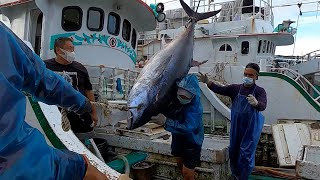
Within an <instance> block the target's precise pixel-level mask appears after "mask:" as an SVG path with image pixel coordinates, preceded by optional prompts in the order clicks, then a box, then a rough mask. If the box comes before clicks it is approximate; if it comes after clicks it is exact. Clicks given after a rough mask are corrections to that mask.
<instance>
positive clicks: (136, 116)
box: [127, 83, 151, 129]
mask: <svg viewBox="0 0 320 180" xmlns="http://www.w3.org/2000/svg"><path fill="white" fill-rule="evenodd" d="M131 91H132V92H130V96H129V101H128V107H129V112H130V117H129V119H128V124H127V128H128V129H135V128H137V127H140V126H142V125H143V124H145V123H146V122H147V121H148V120H145V118H144V116H145V114H144V113H145V112H146V109H147V108H148V107H149V106H150V105H149V104H150V102H151V100H150V96H148V94H149V92H150V87H148V86H147V85H143V84H140V83H137V84H135V85H134V87H133V88H132V90H131Z"/></svg>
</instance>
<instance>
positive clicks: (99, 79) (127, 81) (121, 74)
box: [85, 65, 140, 102]
mask: <svg viewBox="0 0 320 180" xmlns="http://www.w3.org/2000/svg"><path fill="white" fill-rule="evenodd" d="M85 67H86V68H87V70H88V72H89V76H90V80H91V83H92V86H93V91H94V93H95V95H96V96H97V100H98V101H102V102H104V101H105V100H127V98H128V96H129V93H130V90H131V89H132V87H133V85H134V83H135V80H136V78H137V77H138V75H139V72H140V71H139V70H138V69H137V70H135V69H125V68H119V67H105V66H90V65H85Z"/></svg>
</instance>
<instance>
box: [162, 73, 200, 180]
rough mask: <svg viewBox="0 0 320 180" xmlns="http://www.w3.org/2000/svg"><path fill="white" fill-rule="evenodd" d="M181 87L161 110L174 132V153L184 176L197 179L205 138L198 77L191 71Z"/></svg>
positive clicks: (172, 147) (172, 151)
mask: <svg viewBox="0 0 320 180" xmlns="http://www.w3.org/2000/svg"><path fill="white" fill-rule="evenodd" d="M177 88H178V89H177V96H176V98H175V99H174V100H173V101H172V102H171V103H170V104H169V105H168V106H166V108H165V109H163V110H162V111H161V112H162V114H163V115H165V116H166V117H167V119H166V121H165V125H164V127H165V129H166V130H167V131H169V132H171V133H172V144H171V154H172V155H174V156H175V157H176V160H177V164H178V167H179V169H180V171H181V172H182V175H183V177H184V179H185V180H193V179H194V176H195V171H194V169H195V167H196V166H197V165H198V163H199V162H200V154H201V147H202V143H203V139H204V129H203V123H202V113H203V109H202V105H201V102H200V87H199V83H198V79H197V77H196V76H195V75H190V74H189V75H187V76H186V77H184V78H183V79H182V80H181V81H178V82H177ZM163 123H164V122H163Z"/></svg>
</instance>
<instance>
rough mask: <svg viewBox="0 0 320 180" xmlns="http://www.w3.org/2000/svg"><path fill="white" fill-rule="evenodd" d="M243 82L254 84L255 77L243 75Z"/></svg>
mask: <svg viewBox="0 0 320 180" xmlns="http://www.w3.org/2000/svg"><path fill="white" fill-rule="evenodd" d="M242 82H243V84H245V85H252V84H253V79H252V78H249V77H243V79H242Z"/></svg>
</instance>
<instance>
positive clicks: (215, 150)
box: [0, 0, 320, 180]
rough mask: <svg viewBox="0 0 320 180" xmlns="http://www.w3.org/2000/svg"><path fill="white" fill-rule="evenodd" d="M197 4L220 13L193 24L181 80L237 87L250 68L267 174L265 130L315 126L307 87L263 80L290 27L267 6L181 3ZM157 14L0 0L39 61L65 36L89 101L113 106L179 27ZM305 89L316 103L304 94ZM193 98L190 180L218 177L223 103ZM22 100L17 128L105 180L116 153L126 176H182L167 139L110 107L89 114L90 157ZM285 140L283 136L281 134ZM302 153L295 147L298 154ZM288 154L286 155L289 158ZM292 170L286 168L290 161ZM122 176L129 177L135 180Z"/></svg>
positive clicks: (55, 114) (118, 5)
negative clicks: (190, 54) (196, 146)
mask: <svg viewBox="0 0 320 180" xmlns="http://www.w3.org/2000/svg"><path fill="white" fill-rule="evenodd" d="M199 2H200V6H199V11H200V12H206V11H212V10H217V9H220V8H221V9H222V11H221V13H220V14H218V15H217V16H215V17H213V18H210V19H207V20H204V21H200V22H198V24H197V25H196V27H195V46H194V47H195V48H194V59H196V60H208V62H207V63H206V64H204V65H203V66H201V67H196V68H192V69H191V70H190V73H197V72H199V71H200V72H203V73H208V74H209V75H210V78H211V79H212V80H215V81H216V82H220V83H221V84H232V83H239V82H241V77H242V75H243V70H244V66H245V65H246V64H247V63H249V62H255V63H258V64H259V65H260V67H261V70H262V72H261V73H260V77H259V81H258V82H257V83H258V85H260V86H262V87H264V88H265V90H266V92H267V95H268V104H269V105H268V107H267V109H266V110H265V111H264V112H263V115H264V116H265V117H266V126H265V128H264V134H263V135H262V136H261V142H260V144H259V147H258V149H257V155H256V159H257V164H258V165H265V164H266V162H267V163H268V162H274V164H272V165H271V166H279V158H282V155H281V157H280V156H279V155H278V154H277V152H278V151H277V150H278V149H279V148H278V147H275V144H277V143H276V142H274V141H276V140H278V139H273V133H272V130H273V129H276V128H272V126H271V125H272V124H276V123H278V122H279V120H282V121H284V120H287V121H290V120H301V121H304V120H309V121H312V122H313V121H317V120H320V104H319V102H320V101H319V99H320V93H319V91H318V90H317V89H316V88H315V86H314V85H313V84H312V83H310V82H309V81H308V80H307V79H306V78H305V77H304V76H302V75H301V74H299V72H297V71H294V70H292V69H290V68H281V72H278V71H276V72H274V71H273V72H271V71H272V70H275V69H273V68H271V67H270V64H271V63H272V61H273V60H274V59H275V50H276V47H277V46H287V45H291V44H293V43H294V37H293V35H294V33H295V31H296V30H295V29H294V28H292V27H291V26H290V24H291V23H292V22H291V21H283V23H282V24H281V27H282V28H281V30H280V29H279V28H275V27H274V24H273V12H272V1H271V0H267V1H265V0H259V1H246V0H243V1H241V0H236V1H227V2H214V1H195V0H191V1H190V5H191V6H192V7H194V8H196V7H197V6H198V3H199ZM163 7H166V6H165V5H163V4H162V3H158V4H155V5H151V6H149V5H147V4H146V3H145V2H143V1H141V0H117V1H116V0H110V1H103V2H102V1H100V0H92V1H90V3H88V2H87V1H77V2H75V1H72V0H70V1H69V0H64V1H62V0H56V1H50V0H1V1H0V20H2V21H3V22H5V23H6V24H7V25H8V26H10V27H11V29H12V30H13V31H14V32H15V33H16V34H17V35H18V36H19V37H20V38H21V39H23V40H26V41H28V42H30V44H31V46H32V48H33V49H34V51H35V53H37V54H38V55H39V56H40V57H41V58H42V59H49V58H52V57H54V52H53V43H54V40H55V39H56V38H58V37H70V38H72V39H73V40H74V45H75V49H76V52H77V61H79V62H81V63H82V64H84V65H85V66H86V68H87V69H88V72H89V75H90V79H91V82H92V84H93V88H94V91H95V95H96V100H97V101H98V102H102V103H106V102H107V103H108V104H113V105H114V107H116V106H117V105H119V106H121V105H125V104H126V100H127V98H128V94H129V92H130V89H131V88H132V86H133V84H134V82H135V79H136V78H137V76H138V74H139V71H140V69H139V68H137V67H136V64H137V62H138V61H140V60H142V59H143V60H146V59H149V58H150V57H151V56H153V55H154V54H155V53H157V52H158V51H159V50H160V49H162V48H163V43H161V42H163V41H165V42H167V43H170V41H171V40H172V39H174V38H175V37H177V36H178V34H179V33H181V32H182V31H183V28H184V25H185V23H186V22H187V21H188V16H187V15H186V14H185V12H184V11H183V10H182V9H181V8H179V9H175V10H169V11H165V12H164V14H165V15H163ZM137 12H138V13H137ZM165 17H166V19H164V18H165ZM279 26H280V25H278V26H277V27H279ZM277 31H279V32H277ZM310 89H312V90H313V91H314V92H317V93H318V96H315V95H314V94H311V91H310ZM201 92H202V94H201V102H202V104H203V107H204V111H203V122H204V128H205V132H206V135H205V140H204V143H203V147H202V152H201V163H200V165H199V166H198V167H196V174H197V175H196V179H200V180H201V179H228V178H229V177H230V168H229V165H228V164H229V155H228V146H229V139H228V133H229V127H230V100H228V99H226V98H224V97H221V96H219V95H217V94H215V93H213V92H211V91H210V90H209V89H208V88H207V87H206V86H205V85H204V84H201ZM26 98H28V100H29V101H28V106H27V116H26V121H27V122H28V123H29V124H31V125H32V126H33V127H35V128H37V129H39V130H40V131H41V132H42V133H43V134H44V136H45V137H46V139H47V142H48V144H49V145H51V146H54V147H56V148H59V149H63V148H66V149H69V150H71V151H74V152H78V153H82V154H86V155H87V156H88V157H89V159H90V161H91V162H92V163H93V164H94V165H95V166H96V167H97V168H98V169H99V170H100V171H102V172H104V173H105V174H108V176H109V178H110V179H117V178H118V177H119V176H120V173H125V171H127V173H128V167H127V168H125V164H126V163H124V162H123V161H122V160H119V159H117V160H115V159H113V158H114V157H116V156H117V155H123V156H121V157H122V158H123V157H124V159H126V160H127V161H128V163H127V165H129V166H131V167H132V172H134V171H137V170H139V169H140V170H141V169H142V170H143V173H146V172H148V171H149V172H152V174H151V175H150V174H149V176H152V178H153V179H181V178H182V177H181V173H180V172H179V170H178V168H177V166H176V164H175V159H174V157H172V156H171V154H170V144H171V137H170V133H168V132H167V131H165V130H164V129H163V127H161V126H159V125H157V124H154V123H148V124H146V125H145V126H142V127H141V128H137V129H135V130H127V129H126V119H127V118H128V115H127V112H125V111H121V110H119V109H117V108H113V109H108V110H105V109H103V108H101V109H98V114H99V123H98V126H97V127H96V128H95V141H94V142H93V143H92V144H97V146H96V148H95V149H99V151H92V152H91V151H90V150H88V148H87V147H86V146H85V145H84V144H82V143H81V142H80V141H79V140H78V139H77V138H76V136H75V135H74V134H73V132H72V131H68V132H65V131H63V129H62V127H61V114H60V112H59V110H58V108H57V107H56V106H49V105H46V104H43V103H40V102H34V101H33V100H32V99H31V98H30V97H26ZM155 118H160V117H155ZM277 132H278V131H277ZM285 133H286V132H285V130H283V133H282V134H285ZM280 139H281V138H280ZM297 143H299V142H297ZM285 145H287V144H283V145H282V146H285ZM302 145H303V143H300V144H299V147H300V146H302ZM278 146H279V145H278ZM280 146H281V145H280ZM265 147H268V148H265ZM139 152H141V153H140V154H139ZM295 152H296V149H295V151H293V152H289V154H290V153H293V154H295ZM99 154H100V155H99ZM145 154H147V156H145ZM296 154H297V153H296ZM296 154H295V155H296ZM118 157H119V156H118ZM141 161H144V162H145V163H146V165H145V166H142V165H141V166H142V167H140V166H138V165H137V164H136V163H139V162H141ZM281 162H282V161H281ZM135 165H137V166H135ZM269 165H270V164H269ZM292 165H293V166H294V165H295V161H294V162H291V164H290V166H292ZM110 167H111V168H110ZM139 167H140V168H139ZM140 172H141V171H140ZM138 174H139V173H138ZM145 176H147V175H145ZM132 177H133V178H134V179H139V177H137V176H135V175H132ZM252 178H254V176H252Z"/></svg>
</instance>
